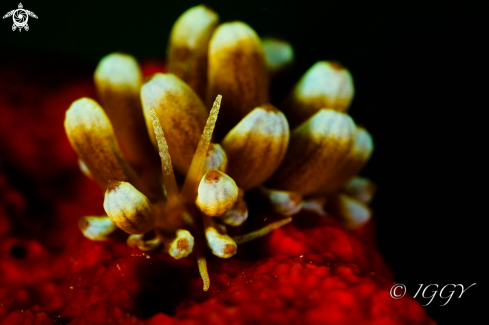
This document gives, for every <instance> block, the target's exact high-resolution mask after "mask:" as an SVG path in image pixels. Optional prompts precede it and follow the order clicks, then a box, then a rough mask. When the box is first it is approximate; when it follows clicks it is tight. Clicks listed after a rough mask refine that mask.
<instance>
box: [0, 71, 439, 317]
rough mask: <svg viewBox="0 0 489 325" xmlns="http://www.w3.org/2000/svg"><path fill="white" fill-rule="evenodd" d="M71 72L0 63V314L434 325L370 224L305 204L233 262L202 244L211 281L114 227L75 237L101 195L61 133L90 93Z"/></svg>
mask: <svg viewBox="0 0 489 325" xmlns="http://www.w3.org/2000/svg"><path fill="white" fill-rule="evenodd" d="M161 69H162V65H161V64H160V63H158V62H151V63H149V64H147V65H146V66H145V74H146V75H147V74H152V73H154V72H156V71H159V70H161ZM73 74H74V75H75V76H76V72H75V70H74V68H73V67H72V66H71V65H66V64H59V63H58V64H57V69H56V70H54V69H52V67H50V66H47V67H37V66H36V67H32V66H28V65H25V64H24V63H22V64H21V63H15V62H13V63H12V64H9V65H5V66H4V67H2V75H0V109H1V114H0V116H1V119H0V324H55V323H56V324H60V323H61V324H65V323H71V324H107V323H111V322H114V323H121V324H143V323H144V324H180V323H182V324H209V323H211V324H221V323H222V324H224V323H227V324H250V323H266V324H434V322H433V321H432V320H431V319H430V318H429V317H428V316H427V315H426V313H425V311H424V310H423V308H422V307H421V305H420V304H419V303H418V302H417V301H415V300H414V299H412V298H410V297H407V296H406V297H404V298H402V299H399V300H394V299H392V298H391V297H390V295H389V289H390V287H391V285H392V283H393V275H392V273H391V271H390V270H389V268H388V266H387V265H386V264H385V262H384V261H383V259H382V257H381V256H380V255H379V253H378V251H377V249H376V247H375V244H374V242H375V240H374V233H373V229H374V227H373V225H372V224H368V225H367V226H366V227H364V228H363V229H360V230H357V231H355V232H350V231H347V230H345V229H343V228H342V227H341V226H340V225H339V224H338V223H336V221H335V220H333V219H319V218H316V217H314V216H311V215H307V214H305V213H302V214H300V215H298V216H296V217H295V220H294V222H293V223H292V224H289V225H287V226H285V227H284V228H282V229H279V230H276V231H275V232H273V233H272V234H271V235H269V236H268V237H266V238H263V239H260V240H258V241H256V242H253V243H250V244H247V245H243V246H240V247H239V250H238V254H237V255H236V256H235V257H233V258H231V259H229V260H223V259H218V258H214V257H211V256H209V259H208V265H209V274H210V278H211V287H210V289H209V291H208V292H203V291H202V280H201V279H200V277H199V274H198V272H197V267H196V263H195V261H194V260H191V259H184V260H180V261H175V260H172V259H171V258H169V257H168V256H165V255H162V254H159V253H148V254H147V253H143V252H141V251H139V250H137V249H131V248H129V247H127V245H126V244H125V235H124V234H122V233H118V234H117V235H116V236H114V238H113V239H111V240H109V241H107V242H104V243H97V242H91V241H89V240H87V239H85V238H84V237H83V236H82V235H81V233H80V231H79V230H78V229H77V220H78V218H80V217H82V216H85V215H97V214H102V213H103V208H102V199H103V197H102V193H101V192H100V190H99V189H98V187H97V186H96V185H95V184H94V183H93V182H91V181H90V180H88V179H87V178H85V177H84V176H82V175H81V173H80V172H79V171H78V168H77V163H76V156H75V154H74V152H73V151H72V149H71V148H70V146H69V143H68V141H67V139H66V136H65V135H64V130H63V120H64V112H65V111H66V109H67V108H68V107H69V105H70V104H71V102H72V101H73V100H75V99H78V98H80V97H82V96H90V97H93V96H94V90H93V88H92V82H91V79H90V77H89V74H90V71H88V73H87V74H86V75H88V77H83V73H82V74H81V77H80V78H74V77H73ZM66 75H68V76H71V77H70V78H68V80H69V82H66V81H63V80H65V79H64V78H65V77H66ZM86 75H85V76H86ZM62 77H64V78H62ZM265 218H267V219H273V216H272V215H266V214H261V215H257V216H255V223H258V224H259V223H261V222H262V220H264V219H265Z"/></svg>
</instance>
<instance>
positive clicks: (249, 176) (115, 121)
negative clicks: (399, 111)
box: [65, 5, 375, 290]
mask: <svg viewBox="0 0 489 325" xmlns="http://www.w3.org/2000/svg"><path fill="white" fill-rule="evenodd" d="M293 58H294V52H293V49H292V46H291V45H290V44H289V43H287V42H285V41H283V40H278V39H273V38H265V39H260V38H259V37H258V36H257V34H256V33H255V31H254V30H253V29H252V28H251V27H250V26H248V25H247V24H245V23H243V22H229V23H223V24H219V17H218V15H217V14H216V13H215V12H213V11H212V10H210V9H209V8H207V7H205V6H202V5H201V6H197V7H193V8H191V9H189V10H187V11H186V12H185V13H183V15H182V16H181V17H180V18H178V20H177V21H176V23H175V24H174V26H173V29H172V31H171V35H170V40H169V46H168V57H167V70H168V71H167V73H157V74H155V75H153V76H152V77H150V78H148V79H147V80H145V81H144V83H143V81H142V74H141V70H140V68H139V66H138V63H137V61H136V60H135V58H133V57H132V56H130V55H127V54H122V53H113V54H109V55H107V56H106V57H104V58H103V59H102V60H101V61H100V63H99V65H98V67H97V69H96V71H95V74H94V81H95V85H96V89H97V92H98V95H99V99H100V104H99V103H98V102H96V101H95V100H93V99H89V98H81V99H79V100H77V101H75V102H73V104H72V105H71V107H70V108H69V109H68V111H67V112H66V119H65V130H66V133H67V135H68V138H69V141H70V143H71V145H72V147H73V149H74V150H75V151H76V153H77V154H78V157H79V164H80V169H81V170H82V172H83V173H84V174H85V175H87V176H88V177H90V178H92V179H93V180H94V181H95V182H96V183H97V184H98V185H99V186H100V188H101V189H102V190H103V191H105V201H104V209H105V211H106V213H107V215H106V216H87V217H83V218H81V219H80V220H79V227H80V229H81V231H82V232H83V234H84V235H85V237H87V238H89V239H91V240H105V239H107V238H108V237H109V236H110V235H111V234H112V233H113V232H115V231H116V230H117V229H121V230H123V231H124V232H126V233H128V234H129V237H128V238H127V243H128V245H130V246H132V247H138V248H139V249H141V250H161V251H162V252H165V253H167V254H169V255H171V256H172V257H173V258H176V259H179V258H184V257H188V256H191V257H193V258H195V259H196V260H197V264H198V267H199V272H200V274H201V277H202V279H203V282H204V290H207V289H208V288H209V285H210V283H209V277H208V275H207V267H206V258H205V254H206V249H210V251H211V252H212V254H214V255H216V256H218V257H221V258H230V257H232V256H233V255H234V254H236V252H237V249H238V245H239V244H242V243H245V242H248V241H250V240H253V239H255V238H258V237H261V236H264V235H266V234H267V233H269V232H271V231H273V230H274V229H277V228H278V227H281V226H283V225H285V224H287V223H289V222H290V221H292V218H293V216H294V215H295V214H297V213H298V212H299V211H300V210H301V209H305V210H310V211H312V212H314V213H317V214H319V215H321V216H326V215H328V214H333V215H335V216H337V217H339V218H341V220H342V222H343V223H344V225H345V226H346V227H359V226H361V225H363V224H364V223H365V222H367V221H368V220H369V219H370V217H371V211H370V209H369V207H368V203H369V202H370V200H371V199H372V197H373V194H374V192H375V185H374V184H373V183H372V182H371V181H370V180H368V179H366V178H362V177H359V176H357V174H358V172H359V171H360V170H361V169H362V168H363V166H364V165H365V163H366V162H367V161H368V159H369V157H370V156H371V154H372V151H373V142H372V137H371V135H370V134H369V133H368V131H367V130H366V129H364V128H362V127H359V126H357V125H356V124H355V122H354V121H353V119H352V118H351V117H350V116H349V115H348V114H347V113H346V111H347V109H348V107H349V106H350V103H351V101H352V99H353V96H354V86H353V79H352V76H351V75H350V73H349V71H348V70H347V69H346V68H344V67H343V66H341V65H340V64H338V63H336V62H329V61H320V62H318V63H316V64H314V65H313V66H312V67H311V68H310V69H309V70H308V71H307V72H306V73H305V74H304V76H303V77H302V78H301V79H300V80H299V81H298V83H297V84H296V85H295V87H294V88H293V89H292V90H291V92H290V93H289V95H287V96H286V97H285V99H283V101H282V102H279V103H277V105H272V104H271V103H270V97H269V85H270V83H273V82H274V81H275V80H277V78H281V75H282V73H283V71H285V70H287V69H288V68H289V67H290V66H291V65H292V63H293ZM158 154H159V157H160V159H158ZM249 191H252V192H254V193H257V194H259V195H261V196H262V197H263V198H265V199H266V200H267V202H268V203H269V206H268V207H263V208H264V209H265V208H271V209H273V210H274V211H275V212H276V213H278V214H280V215H281V216H282V219H280V220H278V221H275V222H272V223H269V224H268V225H266V226H265V227H264V228H262V229H258V230H255V231H253V232H251V233H246V234H240V235H238V236H230V235H228V231H227V230H228V227H236V226H240V225H242V224H243V223H244V222H245V221H246V220H247V219H248V217H249V218H253V215H250V216H249V215H248V204H249V203H250V202H247V199H248V198H247V195H246V194H247V192H249Z"/></svg>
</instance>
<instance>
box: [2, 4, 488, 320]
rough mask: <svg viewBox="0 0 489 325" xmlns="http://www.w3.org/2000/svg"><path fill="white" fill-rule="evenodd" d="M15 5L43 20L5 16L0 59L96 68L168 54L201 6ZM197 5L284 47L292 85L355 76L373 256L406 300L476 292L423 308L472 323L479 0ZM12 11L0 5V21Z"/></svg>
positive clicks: (478, 203) (480, 171) (482, 129)
mask: <svg viewBox="0 0 489 325" xmlns="http://www.w3.org/2000/svg"><path fill="white" fill-rule="evenodd" d="M22 3H23V5H24V8H25V9H28V10H31V11H33V12H34V13H36V15H37V16H38V17H39V19H34V18H30V19H29V26H30V30H29V31H28V32H25V31H22V32H21V33H19V32H18V31H16V32H12V30H11V25H12V20H11V18H9V19H5V20H2V21H0V43H1V48H0V51H1V52H0V55H1V56H4V55H6V56H10V57H11V56H13V55H20V56H22V57H25V58H26V59H28V60H31V61H32V62H35V63H36V64H39V65H42V64H43V62H44V60H46V57H50V58H52V57H61V56H62V55H64V56H65V57H72V58H73V60H76V62H87V67H90V69H91V71H88V72H87V73H91V72H92V71H93V70H94V69H95V65H96V63H97V61H98V60H99V59H100V58H101V57H102V56H104V55H106V54H108V53H110V52H113V51H125V52H128V53H131V54H133V55H135V56H136V57H137V58H138V59H144V58H151V57H158V58H164V56H165V51H166V45H167V39H168V35H169V31H170V28H171V26H172V24H173V23H174V21H175V20H176V19H177V17H178V16H179V15H180V14H181V13H183V12H184V11H185V10H186V9H188V8H189V7H191V6H193V5H196V4H199V3H200V2H193V1H169V0H164V1H161V0H160V1H134V2H132V3H128V2H121V1H118V2H109V1H104V2H103V3H101V2H90V1H73V2H68V1H58V2H54V1H53V2H46V1H34V0H31V1H23V2H22ZM206 4H208V5H210V7H212V8H213V9H215V10H216V11H217V12H218V13H219V15H220V17H221V21H230V20H242V21H245V22H247V23H248V24H249V25H251V26H252V27H253V28H254V29H255V30H256V31H257V33H258V34H259V35H276V36H281V37H283V38H285V39H287V40H289V41H290V42H291V43H292V45H293V46H294V48H295V55H296V64H295V78H298V77H300V75H301V74H302V73H303V72H304V71H306V70H307V69H308V68H309V67H310V66H311V65H312V64H313V63H315V62H316V61H318V60H325V59H326V60H328V59H334V60H338V61H340V62H342V63H343V64H344V65H346V66H347V67H348V68H349V69H350V71H351V72H352V74H353V76H354V80H355V86H356V97H355V99H354V102H353V105H352V107H351V110H350V112H351V114H352V116H353V117H354V118H355V120H356V122H357V123H359V124H362V125H364V126H366V127H367V128H368V129H369V130H370V131H371V133H372V134H373V136H374V141H375V147H376V148H375V153H374V155H373V157H372V159H371V161H370V163H369V164H368V166H367V167H366V169H365V171H364V173H363V174H364V175H366V176H369V177H371V178H372V179H373V180H375V182H376V183H377V184H378V186H379V191H378V195H377V197H376V199H375V201H374V202H373V207H374V210H375V213H376V221H377V225H378V238H379V244H380V249H381V251H382V253H383V254H384V255H385V257H386V259H387V260H388V262H389V264H390V265H391V266H392V268H393V269H394V271H395V274H396V276H397V281H398V282H401V283H404V284H405V285H406V286H407V287H408V289H409V291H410V293H411V294H412V295H414V294H415V293H416V290H417V288H418V285H419V284H421V283H423V284H425V285H427V284H439V285H440V288H441V287H442V286H444V285H446V284H451V283H454V284H459V283H460V284H463V285H465V286H466V287H467V286H469V285H471V284H473V283H477V284H476V285H475V286H473V287H472V288H470V289H469V290H468V291H466V292H465V293H464V295H463V296H462V298H460V299H457V297H458V294H457V295H454V297H453V298H452V300H451V301H450V302H449V303H448V304H447V305H446V306H440V305H441V304H443V303H445V300H443V299H441V298H440V297H439V296H438V297H436V298H435V299H434V300H433V301H432V302H431V304H430V305H429V306H427V307H426V309H427V312H428V313H429V314H430V315H431V316H432V317H433V318H434V319H435V320H436V321H437V322H439V323H440V324H455V323H459V324H460V323H465V324H468V323H475V321H476V320H478V319H479V317H478V315H477V314H479V315H480V314H482V311H483V309H482V308H484V307H483V302H485V299H484V293H485V292H487V286H486V283H487V282H486V279H485V277H484V275H483V273H484V272H483V271H482V270H484V269H485V268H484V267H483V261H484V259H486V258H487V255H488V254H487V248H488V245H487V241H486V239H487V237H489V236H488V235H486V233H487V230H486V229H487V225H486V224H485V223H484V221H485V220H486V219H487V218H488V217H489V215H488V212H487V208H486V204H487V203H488V202H489V200H488V199H487V192H488V191H487V189H486V188H487V185H486V184H488V183H487V182H488V179H487V170H488V165H487V158H486V157H485V156H486V155H485V153H486V151H488V145H487V138H488V137H487V131H486V130H487V123H486V121H485V120H486V117H485V116H484V115H483V114H484V113H485V112H486V111H487V110H488V109H489V107H488V104H487V101H486V94H487V90H486V89H487V86H488V82H487V79H486V76H487V74H486V70H487V69H486V66H485V65H486V60H487V58H488V56H487V53H484V52H483V48H484V46H485V45H487V43H488V39H489V38H488V33H487V32H486V29H487V19H488V17H489V15H488V14H489V10H488V7H487V4H485V3H484V2H470V3H468V2H461V1H458V2H453V1H445V2H443V3H440V4H437V3H433V2H412V1H409V2H407V1H406V2H398V1H389V2H370V1H363V2H361V3H356V4H355V3H352V2H344V1H321V2H308V1H296V2H286V1H281V2H271V1H268V0H262V1H257V2H252V1H246V2H230V1H228V2H226V1H207V2H206ZM17 5H18V3H17V1H11V0H5V1H2V3H1V5H0V11H1V14H2V16H3V14H5V13H6V12H8V11H10V10H12V9H16V8H17ZM0 73H1V71H0ZM459 290H460V289H459ZM445 294H447V293H445ZM418 300H419V301H420V302H421V303H422V304H425V303H427V302H428V300H427V299H423V298H420V297H418ZM486 300H487V298H486ZM325 312H327V311H325Z"/></svg>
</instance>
